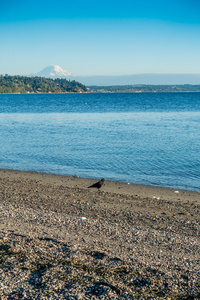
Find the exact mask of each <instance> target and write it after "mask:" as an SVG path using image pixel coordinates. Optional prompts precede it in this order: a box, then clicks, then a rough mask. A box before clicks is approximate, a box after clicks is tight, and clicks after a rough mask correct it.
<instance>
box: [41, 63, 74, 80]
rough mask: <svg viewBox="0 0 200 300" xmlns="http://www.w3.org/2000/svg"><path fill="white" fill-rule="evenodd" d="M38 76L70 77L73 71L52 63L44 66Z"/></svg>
mask: <svg viewBox="0 0 200 300" xmlns="http://www.w3.org/2000/svg"><path fill="white" fill-rule="evenodd" d="M36 75H37V76H42V77H48V78H60V77H68V76H72V74H71V73H69V72H68V71H66V70H65V69H62V68H61V67H60V66H58V65H51V66H48V67H46V68H44V69H43V70H42V71H40V72H38V73H37V74H36Z"/></svg>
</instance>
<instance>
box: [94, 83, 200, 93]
mask: <svg viewBox="0 0 200 300" xmlns="http://www.w3.org/2000/svg"><path fill="white" fill-rule="evenodd" d="M89 89H90V92H93V93H156V92H157V93H162V92H163V93H173V92H200V85H190V84H183V85H115V86H90V87H89Z"/></svg>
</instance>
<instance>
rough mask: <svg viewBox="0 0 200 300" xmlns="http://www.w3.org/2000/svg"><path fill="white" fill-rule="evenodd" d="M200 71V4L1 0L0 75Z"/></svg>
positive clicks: (195, 1)
mask: <svg viewBox="0 0 200 300" xmlns="http://www.w3.org/2000/svg"><path fill="white" fill-rule="evenodd" d="M51 64H56V65H60V66H61V67H62V68H65V69H67V70H68V71H69V72H71V73H73V74H76V75H125V74H141V73H172V74H174V73H175V74H177V73H184V74H185V73H193V74H194V73H198V74H199V73H200V2H199V0H188V1H186V0H181V1H180V0H173V1H172V0H168V1H165V0H163V1H157V0H155V1H148V0H135V1H134V0H132V1H126V0H124V1H118V0H115V1H112V0H111V1H108V0H107V1H104V0H101V1H94V0H93V1H90V0H86V1H80V0H77V1H72V0H70V1H68V0H65V1H64V0H61V1H59V0H57V1H52V0H49V1H46V0H45V1H42V0H40V1H38V0H35V1H33V0H29V1H27V0H26V1H24V0H23V1H20V0H19V1H16V0H15V1H12V0H10V1H4V3H1V4H0V74H5V73H8V74H11V75H14V74H30V73H32V72H33V73H36V72H39V71H40V70H41V69H43V68H44V67H46V66H48V65H51Z"/></svg>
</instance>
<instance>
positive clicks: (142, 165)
mask: <svg viewBox="0 0 200 300" xmlns="http://www.w3.org/2000/svg"><path fill="white" fill-rule="evenodd" d="M0 135H1V139H0V168H9V169H19V170H33V171H41V172H47V173H56V174H64V175H75V176H80V177H91V178H92V177H94V178H101V177H104V178H106V179H111V180H120V181H125V182H134V183H140V184H148V185H149V184H150V185H158V186H166V187H173V188H182V189H190V190H197V191H199V190H200V184H199V177H200V154H199V149H200V94H198V93H180V94H174V93H160V94H159V93H153V94H48V95H0Z"/></svg>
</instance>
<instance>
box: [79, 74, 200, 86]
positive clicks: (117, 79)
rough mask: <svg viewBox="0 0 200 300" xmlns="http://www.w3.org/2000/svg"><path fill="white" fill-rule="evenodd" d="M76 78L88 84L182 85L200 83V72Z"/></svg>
mask: <svg viewBox="0 0 200 300" xmlns="http://www.w3.org/2000/svg"><path fill="white" fill-rule="evenodd" d="M74 79H76V80H78V81H80V82H81V83H83V84H85V85H86V86H92V85H97V86H111V85H112V86H113V85H135V84H137V85H138V84H143V85H145V84H146V85H182V84H192V85H199V84H200V74H135V75H124V76H75V77H74Z"/></svg>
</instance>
